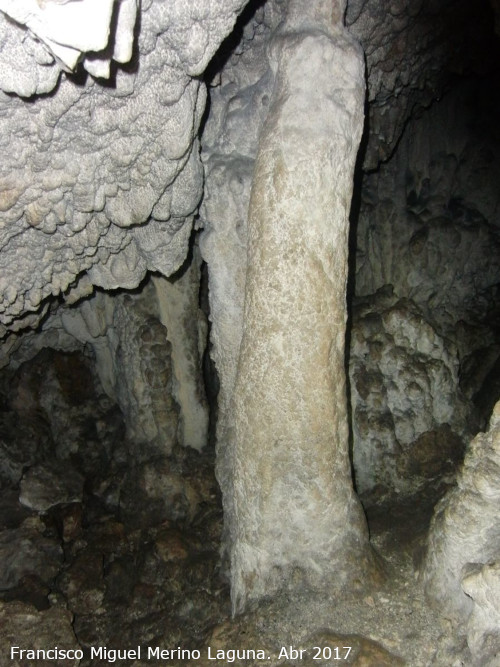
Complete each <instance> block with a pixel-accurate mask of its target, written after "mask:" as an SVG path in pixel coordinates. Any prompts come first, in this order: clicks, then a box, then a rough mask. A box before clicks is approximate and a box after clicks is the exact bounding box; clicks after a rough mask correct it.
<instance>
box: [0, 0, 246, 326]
mask: <svg viewBox="0 0 500 667" xmlns="http://www.w3.org/2000/svg"><path fill="white" fill-rule="evenodd" d="M70 4H71V3H70ZM75 4H80V3H75ZM242 4H243V2H242V0H226V1H225V2H222V1H221V0H218V1H216V0H213V1H212V2H210V3H208V4H204V5H203V7H201V6H200V7H198V6H197V5H194V4H192V3H190V4H186V3H184V2H181V1H180V0H178V1H177V2H168V3H167V2H161V1H160V0H155V1H154V2H153V1H152V0H149V1H147V2H143V3H142V10H141V17H140V23H141V29H140V34H139V37H138V40H137V57H138V58H139V60H140V67H137V65H132V66H130V67H128V68H117V70H116V73H115V75H114V79H113V82H112V85H110V86H102V85H100V84H99V83H96V82H95V81H93V80H92V79H91V78H85V77H83V79H81V80H79V79H77V80H73V79H72V78H71V77H66V76H63V78H62V79H61V81H60V83H59V85H58V87H57V91H56V93H55V94H53V95H51V96H46V97H43V96H41V97H35V98H33V99H32V100H31V101H30V102H29V103H27V102H26V101H25V100H23V99H20V98H16V97H14V96H8V95H5V94H3V95H2V96H1V98H0V114H1V124H2V126H1V134H2V143H1V148H2V152H3V154H4V156H5V159H4V160H3V161H2V172H1V175H0V179H1V181H0V183H1V186H0V187H1V191H2V198H1V206H0V208H1V210H2V216H1V221H0V228H1V229H0V247H1V248H2V260H1V261H2V263H1V278H0V292H1V294H2V303H1V304H0V313H1V315H0V320H1V323H2V326H11V325H12V326H14V327H20V326H25V325H26V324H30V323H32V322H31V321H30V320H25V321H24V322H22V321H20V320H19V318H21V317H22V316H23V315H25V314H26V313H30V312H33V311H37V310H38V309H39V307H40V304H41V303H42V301H43V300H44V299H46V297H48V296H49V295H57V294H60V293H61V292H63V293H66V292H68V290H71V289H73V288H75V289H76V291H73V293H72V296H71V297H70V298H77V297H78V296H79V295H80V296H81V295H84V294H88V293H89V292H90V291H91V289H92V284H93V285H100V286H103V287H105V288H106V289H114V288H117V287H127V288H132V287H136V286H137V285H138V284H139V282H140V281H141V279H142V278H143V277H144V275H145V272H146V270H147V269H149V270H154V271H159V272H161V273H163V274H164V275H170V274H171V273H173V272H174V271H175V270H176V269H177V268H179V266H180V265H181V264H182V262H183V261H184V259H185V257H186V254H187V244H188V240H189V237H190V234H191V226H192V214H193V211H194V210H195V209H196V207H197V205H198V202H199V200H200V197H201V189H202V170H201V165H200V163H199V157H198V145H197V142H196V139H195V137H196V134H197V132H198V128H199V124H200V120H201V117H202V114H203V111H204V108H205V92H204V87H203V85H202V84H200V80H199V75H200V74H202V73H203V71H204V69H205V68H206V66H207V64H208V62H209V60H210V58H211V57H212V55H213V53H214V52H215V50H216V48H217V46H218V45H219V43H220V41H221V40H222V39H223V38H224V37H225V36H226V34H227V33H228V32H229V31H230V30H231V28H232V26H233V23H234V20H235V18H236V13H237V12H238V11H239V10H240V9H241V6H242ZM2 16H3V15H2ZM4 29H5V30H7V31H8V34H9V36H10V37H12V39H17V40H19V41H20V40H21V39H22V37H23V35H25V32H23V30H22V29H21V28H19V27H18V26H16V25H15V24H10V23H9V24H8V27H5V26H4ZM16 31H18V32H17V33H16ZM13 33H16V34H15V35H14V34H13ZM10 37H9V38H10ZM30 39H31V38H30ZM4 56H5V57H7V58H8V50H7V51H6V53H5V54H4ZM35 56H36V54H35ZM35 56H33V57H31V58H32V60H33V62H35V61H36V57H35ZM14 59H15V57H14ZM7 65H8V66H10V61H9V60H7ZM33 66H35V65H33ZM26 67H27V68H28V67H29V65H26ZM34 76H37V75H36V74H35V75H34ZM8 156H10V157H8ZM86 273H87V274H88V276H87V275H85V274H86ZM15 320H18V321H17V324H13V323H14V321H15ZM35 321H36V320H35Z"/></svg>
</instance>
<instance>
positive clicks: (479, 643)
mask: <svg viewBox="0 0 500 667" xmlns="http://www.w3.org/2000/svg"><path fill="white" fill-rule="evenodd" d="M499 479H500V403H497V405H496V407H495V410H494V412H493V415H492V418H491V421H490V427H489V430H488V431H487V432H486V433H480V434H478V435H477V436H476V438H474V440H473V441H472V442H471V444H470V447H469V449H468V451H467V454H466V457H465V462H464V466H463V469H462V471H461V473H460V475H459V477H458V484H457V486H456V488H454V489H453V490H452V491H450V492H449V493H448V495H447V496H445V497H444V498H443V500H442V501H441V502H440V504H439V505H438V506H437V508H436V513H435V516H434V518H433V521H432V524H431V529H430V534H429V543H428V552H427V556H426V561H425V567H424V571H423V573H424V581H425V587H426V592H427V595H428V596H429V598H430V599H431V600H432V601H433V602H434V603H435V604H437V605H438V606H439V607H440V608H441V611H442V613H443V614H444V615H445V616H448V617H451V618H455V619H457V620H459V621H461V622H468V625H467V626H466V627H467V631H468V633H469V635H470V636H469V647H470V649H471V651H472V653H473V655H474V657H475V658H477V659H478V660H479V662H478V664H494V663H493V662H491V663H490V662H488V661H486V658H487V657H488V658H491V657H492V655H494V652H493V653H491V651H492V650H493V648H494V647H496V649H495V650H498V646H499V642H500V636H499V633H498V625H496V627H495V625H494V623H495V619H498V603H497V602H496V600H498V598H497V597H496V596H497V595H498V566H497V565H496V563H497V562H498V559H499V557H500V526H499V524H498V507H499V502H500V486H499ZM482 566H484V567H482ZM493 630H494V631H493ZM482 657H484V659H485V662H480V660H482Z"/></svg>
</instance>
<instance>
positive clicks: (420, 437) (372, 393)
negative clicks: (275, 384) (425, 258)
mask: <svg viewBox="0 0 500 667" xmlns="http://www.w3.org/2000/svg"><path fill="white" fill-rule="evenodd" d="M352 319H353V325H352V330H351V349H350V362H349V371H350V385H351V400H352V414H353V437H354V447H353V463H354V471H355V478H356V487H357V490H358V492H359V493H361V494H362V495H364V494H366V493H367V492H370V491H373V490H375V489H376V488H377V487H378V488H377V492H378V493H380V492H381V491H382V489H384V490H385V492H389V493H396V494H401V495H405V494H406V495H407V494H411V493H415V492H417V491H418V490H419V489H422V487H423V486H425V485H427V484H429V483H432V482H437V483H438V484H439V483H441V482H442V481H443V480H444V479H445V478H446V477H447V476H449V479H451V475H452V473H453V472H454V469H455V468H456V464H457V462H459V461H460V460H461V459H462V456H463V448H464V445H463V443H464V442H465V441H466V440H467V439H468V436H469V435H470V431H469V429H471V423H470V419H467V417H468V416H469V412H470V409H469V408H468V406H467V403H466V401H465V400H464V397H463V396H462V394H461V392H460V389H459V378H458V369H459V364H458V357H457V350H456V347H455V346H454V345H453V343H452V342H451V341H450V340H449V339H446V338H444V337H442V336H441V335H440V334H439V333H438V332H437V331H436V329H434V328H433V327H432V326H431V325H430V324H429V323H428V322H426V320H425V319H424V317H423V315H422V312H421V311H420V309H419V308H418V307H417V306H416V305H415V304H414V303H413V302H412V301H410V300H408V299H398V298H397V297H396V296H395V295H394V294H393V292H392V290H391V289H385V290H379V291H378V292H377V293H376V294H375V295H373V296H372V297H364V298H359V299H357V300H355V302H354V306H353V311H352ZM471 430H472V429H471Z"/></svg>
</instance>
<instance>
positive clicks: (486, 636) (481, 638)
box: [462, 560, 500, 667]
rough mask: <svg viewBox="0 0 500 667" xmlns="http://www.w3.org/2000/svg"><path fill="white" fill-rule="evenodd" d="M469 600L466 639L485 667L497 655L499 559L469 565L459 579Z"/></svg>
mask: <svg viewBox="0 0 500 667" xmlns="http://www.w3.org/2000/svg"><path fill="white" fill-rule="evenodd" d="M462 588H463V590H464V591H465V593H466V594H467V595H468V596H469V597H470V598H471V599H472V600H473V602H474V606H473V608H472V613H471V615H470V617H469V619H468V621H467V642H468V644H469V648H470V650H471V653H472V655H473V656H474V657H475V659H476V661H477V662H478V663H479V664H481V665H485V666H486V667H494V665H495V664H498V656H499V655H500V629H499V628H500V563H499V562H498V560H497V561H495V562H493V563H488V564H486V565H482V566H481V565H473V566H472V567H470V568H468V570H467V571H466V573H465V576H464V577H463V579H462Z"/></svg>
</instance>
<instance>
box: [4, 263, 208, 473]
mask: <svg viewBox="0 0 500 667" xmlns="http://www.w3.org/2000/svg"><path fill="white" fill-rule="evenodd" d="M198 280H199V263H197V262H194V263H189V264H187V265H186V266H185V267H184V269H183V273H182V275H181V276H180V277H178V278H176V279H172V280H169V281H164V280H163V279H161V278H157V279H155V284H153V282H152V281H151V280H147V281H145V282H144V284H143V285H142V286H141V288H140V289H138V290H136V291H135V292H134V293H123V292H122V293H119V294H116V295H114V296H111V295H109V294H106V293H103V292H97V293H96V294H95V295H93V296H92V297H91V298H90V299H87V300H84V301H83V302H82V303H80V304H78V305H75V306H72V307H61V308H58V309H53V311H52V313H51V315H50V316H49V317H48V318H47V320H46V322H45V324H44V328H43V330H42V332H38V333H33V332H26V333H25V335H23V336H16V335H15V334H12V335H11V336H10V337H8V338H7V341H6V344H5V346H4V350H3V352H4V357H3V363H4V364H5V365H7V364H10V367H9V368H10V369H12V370H13V369H15V368H16V367H19V365H20V364H22V363H24V362H25V361H27V360H29V359H31V358H32V357H34V356H35V355H36V354H37V352H38V351H39V350H41V349H43V348H48V347H50V348H52V349H56V350H61V351H64V352H72V351H83V350H86V351H87V353H89V351H90V350H91V351H92V352H91V354H90V355H89V356H90V357H92V356H93V357H94V360H95V367H96V373H97V374H98V375H99V378H100V381H101V383H102V386H103V388H104V389H105V391H106V393H107V394H108V396H109V397H110V398H111V399H112V400H114V401H117V402H118V404H119V406H120V409H121V410H122V412H123V414H124V416H125V419H126V422H127V427H128V431H127V434H128V436H129V438H130V439H131V440H133V441H134V442H136V443H137V445H141V446H140V447H139V448H138V451H137V455H138V458H142V459H145V458H147V457H148V456H149V455H150V454H151V452H152V451H153V452H156V454H157V455H160V454H165V453H169V452H171V451H172V448H173V446H174V445H175V444H176V443H179V444H182V445H184V446H190V447H193V448H195V449H201V448H202V447H203V446H204V445H205V444H206V442H207V437H208V436H207V430H208V408H207V404H206V399H205V393H204V389H203V386H202V379H201V376H202V370H201V366H202V359H203V353H204V349H205V346H206V337H207V333H206V321H205V317H204V315H203V313H202V312H201V310H200V308H199V305H198V291H199V285H198V282H197V281H198ZM167 310H168V313H169V317H167V315H166V314H164V313H165V312H166V311H167ZM162 322H163V324H162ZM166 325H168V328H167V326H166ZM171 330H172V332H171ZM64 370H65V369H64V368H61V373H60V375H61V374H63V373H64ZM66 370H67V372H68V373H73V372H76V373H77V374H78V368H72V366H71V364H70V363H69V364H68V367H67V369H66ZM53 381H54V382H56V384H57V378H55V379H54V378H53ZM46 382H49V376H48V377H47V379H46ZM56 394H57V393H56ZM19 400H23V399H22V396H20V397H19ZM54 400H56V398H55V395H54V394H53V393H50V394H48V395H47V398H46V400H45V409H46V411H47V413H49V412H56V413H57V411H56V410H55V408H56V405H55V404H53V405H51V401H52V403H53V402H54ZM57 407H58V408H59V409H61V410H62V409H63V408H64V407H65V406H64V404H63V405H59V406H57ZM1 419H4V420H8V419H9V417H8V416H4V417H0V424H1ZM42 421H43V420H42ZM77 422H78V420H75V421H74V422H72V423H70V424H69V425H68V424H61V426H60V429H59V431H60V434H59V435H60V437H59V443H61V442H62V441H64V440H65V441H67V445H66V447H67V448H68V449H69V450H71V440H72V438H73V437H74V434H73V433H72V426H73V425H74V424H76V423H77ZM30 424H32V425H33V415H32V418H31V421H28V422H27V423H26V425H25V427H24V431H25V432H26V435H27V436H28V435H29V425H30ZM6 427H7V424H6ZM32 430H33V426H32ZM0 433H1V431H0ZM42 436H43V429H42V428H41V427H40V428H38V429H37V435H36V439H37V440H40V438H42ZM10 437H11V438H12V437H16V436H15V431H14V430H12V432H11V436H10ZM30 437H31V439H32V440H33V439H34V437H35V434H33V435H32V436H30ZM2 442H3V440H2V439H1V438H0V448H2V447H4V446H6V445H3V444H2ZM14 442H15V440H14ZM28 442H30V440H28ZM12 446H13V444H11V445H10V447H11V448H12ZM59 446H61V444H59ZM40 451H41V450H40ZM18 456H19V459H20V462H19V465H18V466H16V469H15V471H14V470H13V471H10V473H7V471H6V472H5V474H10V475H11V476H16V475H19V466H20V463H21V461H22V460H23V459H26V458H28V459H29V456H30V455H29V451H28V448H27V449H26V450H25V451H24V452H22V451H21V450H20V451H19V454H18ZM7 461H8V462H9V465H12V464H13V463H14V461H15V459H14V458H13V457H12V456H10V457H9V458H8V459H7ZM1 465H2V464H0V471H1V470H2V468H1Z"/></svg>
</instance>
